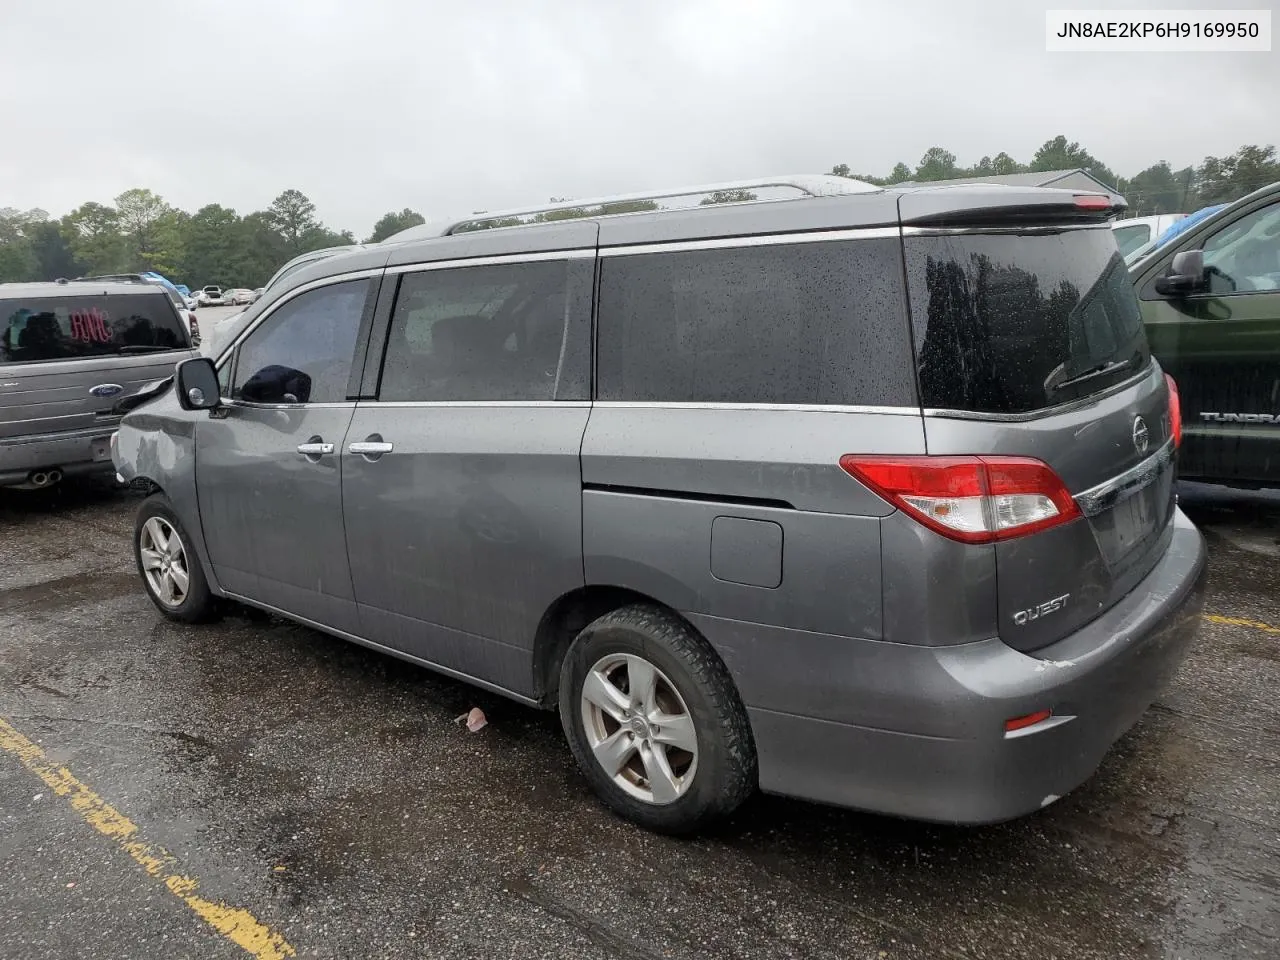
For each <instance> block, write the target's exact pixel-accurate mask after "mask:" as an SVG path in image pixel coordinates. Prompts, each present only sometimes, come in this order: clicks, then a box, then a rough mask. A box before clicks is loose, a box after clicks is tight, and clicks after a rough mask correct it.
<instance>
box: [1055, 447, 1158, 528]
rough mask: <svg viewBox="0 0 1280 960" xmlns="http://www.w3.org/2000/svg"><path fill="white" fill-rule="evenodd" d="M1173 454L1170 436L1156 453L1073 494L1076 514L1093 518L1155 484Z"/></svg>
mask: <svg viewBox="0 0 1280 960" xmlns="http://www.w3.org/2000/svg"><path fill="white" fill-rule="evenodd" d="M1173 453H1174V446H1173V437H1170V438H1169V439H1168V440H1166V441H1165V442H1164V443H1163V444H1161V446H1160V449H1159V450H1157V451H1156V452H1155V453H1153V454H1151V456H1149V457H1147V458H1146V459H1145V460H1143V461H1141V462H1140V463H1137V464H1135V465H1134V466H1132V467H1130V468H1129V469H1128V470H1126V471H1124V473H1120V474H1117V475H1116V476H1114V477H1112V478H1111V479H1110V480H1107V481H1104V482H1103V483H1100V484H1098V485H1097V486H1096V487H1090V488H1089V489H1088V490H1082V491H1081V492H1080V493H1077V494H1076V495H1075V501H1076V504H1077V505H1078V506H1079V507H1080V512H1081V513H1083V514H1084V515H1085V516H1086V517H1096V516H1098V515H1099V514H1102V513H1105V512H1106V511H1108V510H1110V509H1111V508H1112V507H1114V506H1115V505H1116V504H1118V503H1121V502H1122V501H1124V500H1127V499H1129V497H1131V496H1133V495H1134V494H1135V493H1138V492H1139V491H1141V490H1144V489H1146V488H1147V487H1149V486H1150V485H1151V484H1152V483H1154V482H1155V480H1156V478H1157V477H1159V476H1160V473H1161V471H1163V470H1164V468H1165V467H1166V466H1168V465H1169V464H1171V463H1172V462H1173Z"/></svg>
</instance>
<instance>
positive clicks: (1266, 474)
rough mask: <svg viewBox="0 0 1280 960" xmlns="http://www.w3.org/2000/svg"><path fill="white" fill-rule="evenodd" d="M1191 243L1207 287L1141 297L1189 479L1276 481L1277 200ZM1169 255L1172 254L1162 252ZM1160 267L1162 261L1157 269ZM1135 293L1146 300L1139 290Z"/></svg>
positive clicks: (1279, 461) (1279, 363) (1279, 422)
mask: <svg viewBox="0 0 1280 960" xmlns="http://www.w3.org/2000/svg"><path fill="white" fill-rule="evenodd" d="M1192 247H1199V248H1200V249H1203V251H1204V262H1205V266H1206V267H1207V269H1208V289H1207V290H1206V291H1205V292H1203V293H1197V294H1193V295H1191V296H1187V297H1180V298H1168V299H1163V300H1157V301H1155V302H1148V303H1147V304H1145V305H1144V306H1145V307H1146V308H1147V310H1145V311H1144V312H1147V311H1150V313H1148V323H1147V333H1148V337H1149V339H1150V341H1151V347H1152V352H1153V353H1155V355H1156V357H1157V358H1158V359H1159V360H1160V363H1161V365H1162V366H1164V368H1165V369H1166V370H1167V371H1168V372H1169V373H1171V374H1172V375H1173V378H1174V380H1175V381H1177V384H1178V389H1179V393H1180V394H1181V400H1182V419H1183V425H1184V434H1185V437H1186V440H1185V443H1184V445H1183V449H1182V453H1181V455H1180V457H1179V472H1180V473H1181V475H1182V476H1184V477H1187V478H1190V479H1203V480H1216V481H1222V482H1227V483H1231V482H1242V483H1248V484H1254V483H1275V482H1276V481H1277V480H1280V203H1275V202H1273V203H1271V204H1270V205H1269V206H1262V207H1259V208H1255V209H1253V210H1250V211H1244V212H1242V213H1241V215H1240V216H1239V217H1238V218H1236V219H1235V220H1233V221H1231V222H1229V223H1227V224H1225V225H1223V226H1220V227H1218V228H1216V229H1215V230H1214V231H1213V232H1212V233H1210V234H1209V235H1208V236H1206V237H1204V239H1203V240H1202V241H1201V240H1197V241H1194V242H1192V243H1190V244H1189V245H1188V244H1180V245H1179V249H1180V250H1181V249H1190V248H1192ZM1169 256H1172V253H1170V255H1169ZM1163 269H1164V268H1163V267H1162V270H1163ZM1143 296H1144V298H1147V297H1150V296H1152V294H1151V293H1149V292H1148V291H1147V290H1144V291H1143Z"/></svg>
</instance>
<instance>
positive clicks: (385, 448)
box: [347, 440, 395, 457]
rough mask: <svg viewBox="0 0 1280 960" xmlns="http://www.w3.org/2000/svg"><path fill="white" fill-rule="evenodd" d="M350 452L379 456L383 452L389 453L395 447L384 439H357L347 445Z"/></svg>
mask: <svg viewBox="0 0 1280 960" xmlns="http://www.w3.org/2000/svg"><path fill="white" fill-rule="evenodd" d="M347 449H348V450H350V451H351V452H352V453H358V454H361V455H362V456H366V457H367V456H369V455H370V454H373V455H374V456H379V455H381V454H384V453H390V452H391V451H392V450H394V449H395V444H393V443H388V442H387V441H385V440H357V441H356V442H355V443H353V444H351V445H350V446H348V447H347Z"/></svg>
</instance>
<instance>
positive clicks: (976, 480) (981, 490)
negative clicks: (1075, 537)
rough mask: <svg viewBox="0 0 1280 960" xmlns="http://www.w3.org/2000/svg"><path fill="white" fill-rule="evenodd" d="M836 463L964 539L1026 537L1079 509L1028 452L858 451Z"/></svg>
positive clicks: (898, 504) (928, 521) (918, 516)
mask: <svg viewBox="0 0 1280 960" xmlns="http://www.w3.org/2000/svg"><path fill="white" fill-rule="evenodd" d="M840 466H841V467H843V468H844V469H845V471H847V472H848V473H849V474H850V475H851V476H853V477H854V478H856V479H858V480H861V481H862V482H863V483H865V484H866V485H867V486H868V487H870V488H871V489H872V490H874V491H875V492H876V493H878V494H879V495H880V496H882V497H884V498H885V499H886V500H888V501H889V502H890V503H892V504H893V505H894V506H896V507H898V508H899V509H901V510H903V511H904V512H906V513H907V514H909V515H910V516H912V517H914V518H915V519H916V520H918V521H920V522H921V523H923V524H924V525H925V526H926V527H929V528H930V529H931V530H936V531H937V532H938V533H940V534H942V535H943V536H944V537H950V538H951V539H952V540H960V541H962V542H964V543H991V542H993V541H995V540H1009V539H1012V538H1013V537H1022V536H1026V535H1027V534H1029V533H1036V532H1037V531H1040V530H1047V529H1049V528H1050V527H1056V526H1058V525H1059V524H1062V523H1066V522H1067V521H1068V520H1072V519H1074V518H1075V517H1077V516H1079V515H1080V508H1079V507H1077V506H1076V502H1075V500H1074V499H1073V498H1072V496H1071V493H1070V491H1068V490H1067V488H1066V486H1065V485H1064V484H1063V482H1062V480H1061V479H1060V478H1059V477H1058V475H1057V474H1056V473H1054V472H1053V470H1051V469H1050V468H1049V467H1048V465H1046V464H1044V463H1041V462H1040V461H1039V460H1033V459H1031V458H1029V457H863V456H859V455H857V454H853V453H851V454H848V455H846V456H843V457H841V458H840Z"/></svg>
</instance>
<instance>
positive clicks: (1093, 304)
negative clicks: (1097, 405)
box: [904, 228, 1150, 414]
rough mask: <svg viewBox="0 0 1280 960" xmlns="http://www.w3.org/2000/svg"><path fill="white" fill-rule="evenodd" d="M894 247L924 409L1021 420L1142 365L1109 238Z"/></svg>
mask: <svg viewBox="0 0 1280 960" xmlns="http://www.w3.org/2000/svg"><path fill="white" fill-rule="evenodd" d="M904 246H905V249H906V257H907V284H908V289H909V291H910V299H911V318H912V324H913V326H914V329H915V347H916V351H917V368H918V371H919V378H920V393H921V402H922V403H923V405H924V406H925V407H929V408H940V409H947V410H961V411H967V412H977V413H1013V414H1016V413H1029V412H1033V411H1036V410H1042V409H1045V408H1048V407H1053V406H1057V405H1059V404H1062V403H1067V402H1070V401H1071V400H1075V399H1079V398H1081V397H1087V396H1090V395H1092V394H1094V393H1097V392H1099V391H1100V390H1104V389H1106V388H1107V387H1109V386H1112V385H1114V384H1116V383H1119V382H1122V381H1123V380H1126V379H1128V378H1129V377H1132V376H1133V375H1134V374H1136V373H1138V372H1139V371H1140V370H1142V369H1144V368H1145V367H1146V366H1147V364H1148V363H1149V362H1150V352H1149V350H1148V348H1147V340H1146V335H1145V333H1144V332H1143V327H1142V315H1141V313H1140V312H1139V309H1138V299H1137V296H1136V295H1135V294H1134V291H1133V284H1132V283H1131V282H1130V280H1129V274H1128V271H1127V270H1126V269H1125V265H1124V260H1123V259H1122V258H1121V256H1120V253H1119V251H1118V250H1117V248H1116V243H1115V240H1114V239H1113V238H1112V236H1111V231H1110V230H1107V229H1105V228H1099V229H1087V230H1080V229H1068V230H1057V231H1046V232H1032V233H1024V234H1011V233H999V234H997V233H990V234H972V233H963V234H952V235H942V236H909V237H907V238H906V240H905V242H904ZM1073 380H1074V381H1076V382H1075V383H1070V382H1069V381H1073Z"/></svg>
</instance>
